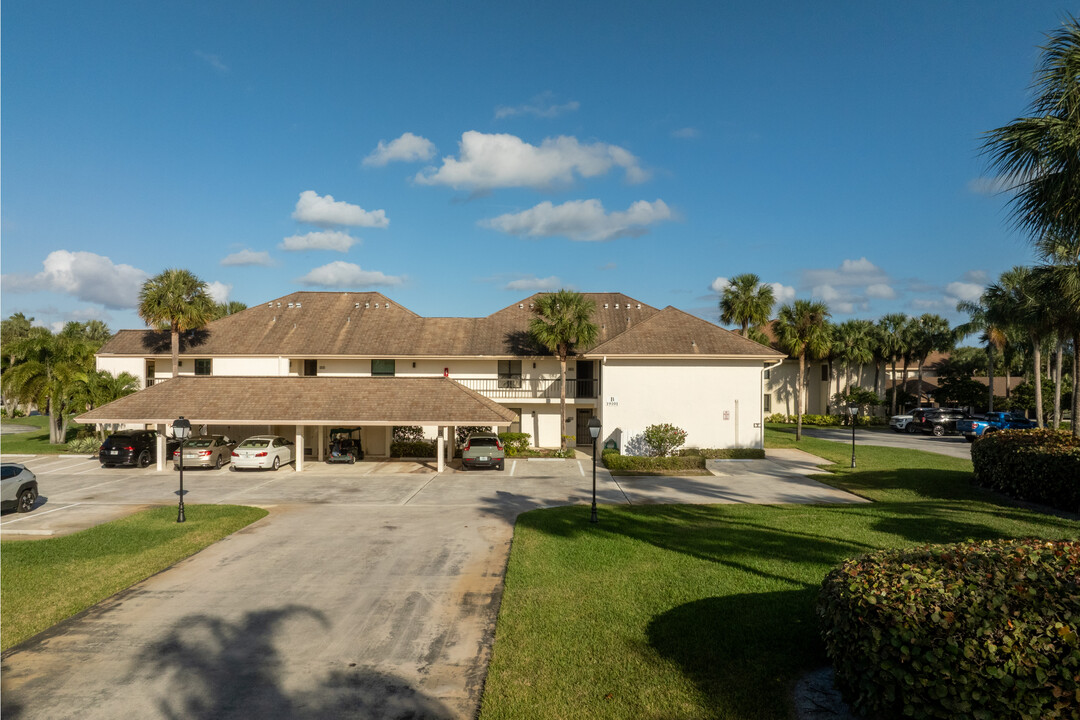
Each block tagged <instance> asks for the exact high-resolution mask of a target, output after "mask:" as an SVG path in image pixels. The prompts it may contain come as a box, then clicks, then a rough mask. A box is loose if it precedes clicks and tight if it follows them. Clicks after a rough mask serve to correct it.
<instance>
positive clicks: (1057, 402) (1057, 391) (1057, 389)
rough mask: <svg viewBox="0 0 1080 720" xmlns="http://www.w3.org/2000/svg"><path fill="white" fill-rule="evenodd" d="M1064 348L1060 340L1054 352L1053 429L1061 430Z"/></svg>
mask: <svg viewBox="0 0 1080 720" xmlns="http://www.w3.org/2000/svg"><path fill="white" fill-rule="evenodd" d="M1064 355H1065V348H1064V343H1062V342H1061V339H1060V338H1059V339H1058V343H1057V348H1056V350H1055V351H1054V374H1053V376H1052V377H1053V378H1054V429H1055V430H1060V429H1061V363H1062V361H1063V360H1064V357H1063V356H1064Z"/></svg>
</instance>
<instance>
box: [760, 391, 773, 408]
mask: <svg viewBox="0 0 1080 720" xmlns="http://www.w3.org/2000/svg"><path fill="white" fill-rule="evenodd" d="M761 409H762V410H763V411H765V412H772V395H769V394H768V393H765V397H764V398H763V399H762V403H761Z"/></svg>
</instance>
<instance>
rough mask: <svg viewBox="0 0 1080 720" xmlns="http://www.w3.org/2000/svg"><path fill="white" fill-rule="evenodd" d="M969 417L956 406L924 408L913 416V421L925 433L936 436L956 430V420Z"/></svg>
mask: <svg viewBox="0 0 1080 720" xmlns="http://www.w3.org/2000/svg"><path fill="white" fill-rule="evenodd" d="M967 417H968V414H967V413H966V412H964V411H963V410H958V409H956V408H936V409H934V410H924V411H922V412H920V413H918V414H917V415H913V416H912V423H913V424H916V425H917V426H918V428H919V430H921V431H922V432H924V433H929V434H930V435H933V436H935V437H942V436H943V435H948V434H949V433H955V432H956V422H957V421H958V420H963V419H965V418H967Z"/></svg>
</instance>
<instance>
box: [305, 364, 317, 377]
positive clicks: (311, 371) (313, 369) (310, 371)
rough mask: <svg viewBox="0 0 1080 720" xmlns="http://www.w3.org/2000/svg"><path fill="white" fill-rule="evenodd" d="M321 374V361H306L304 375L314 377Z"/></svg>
mask: <svg viewBox="0 0 1080 720" xmlns="http://www.w3.org/2000/svg"><path fill="white" fill-rule="evenodd" d="M318 374H319V361H318V360H305V361H304V375H306V376H307V377H311V376H312V375H318Z"/></svg>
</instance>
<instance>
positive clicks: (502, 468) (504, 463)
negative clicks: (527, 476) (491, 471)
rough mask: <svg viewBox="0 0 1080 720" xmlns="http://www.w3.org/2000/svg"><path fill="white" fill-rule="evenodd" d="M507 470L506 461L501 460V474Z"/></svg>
mask: <svg viewBox="0 0 1080 720" xmlns="http://www.w3.org/2000/svg"><path fill="white" fill-rule="evenodd" d="M505 469H506V461H505V460H500V461H499V471H500V472H501V471H503V470H505Z"/></svg>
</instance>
